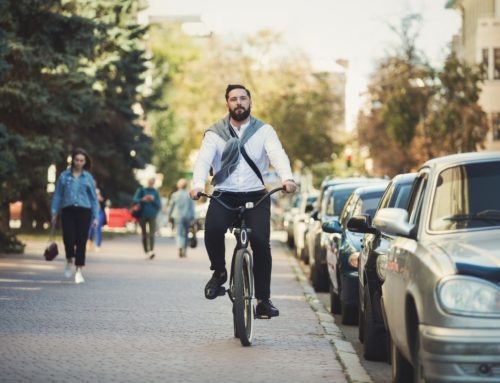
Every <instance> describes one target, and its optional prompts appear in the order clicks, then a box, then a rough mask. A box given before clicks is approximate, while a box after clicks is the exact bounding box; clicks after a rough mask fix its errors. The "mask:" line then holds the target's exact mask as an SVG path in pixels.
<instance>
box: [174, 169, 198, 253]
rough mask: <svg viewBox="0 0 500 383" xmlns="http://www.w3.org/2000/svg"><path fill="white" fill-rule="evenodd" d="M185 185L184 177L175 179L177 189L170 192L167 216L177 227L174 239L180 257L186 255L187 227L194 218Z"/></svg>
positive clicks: (192, 207)
mask: <svg viewBox="0 0 500 383" xmlns="http://www.w3.org/2000/svg"><path fill="white" fill-rule="evenodd" d="M187 186H188V183H187V181H186V180H185V179H184V178H181V179H180V180H179V181H177V191H176V192H174V193H173V194H172V196H171V198H170V203H169V208H168V216H169V217H171V218H172V219H173V221H174V224H175V227H176V229H177V230H176V237H175V240H176V244H177V248H178V249H179V257H181V258H183V257H185V256H186V248H187V241H188V232H189V227H190V226H191V224H192V223H193V220H194V202H193V201H192V200H191V198H190V196H189V193H188V191H187V190H186V189H187Z"/></svg>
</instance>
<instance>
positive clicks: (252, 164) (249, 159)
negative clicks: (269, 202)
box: [229, 125, 265, 185]
mask: <svg viewBox="0 0 500 383" xmlns="http://www.w3.org/2000/svg"><path fill="white" fill-rule="evenodd" d="M229 133H230V134H231V136H233V137H236V138H238V135H237V134H236V132H235V131H234V129H233V127H232V126H231V125H229ZM240 152H241V155H242V156H243V158H244V159H245V161H246V162H247V163H248V165H250V167H251V168H252V170H253V171H254V173H255V174H256V175H257V177H259V180H260V182H262V185H265V183H264V178H263V177H262V173H261V172H260V170H259V168H258V167H257V165H255V162H253V161H252V159H251V158H250V156H249V155H248V153H247V151H246V150H245V147H244V146H243V145H240Z"/></svg>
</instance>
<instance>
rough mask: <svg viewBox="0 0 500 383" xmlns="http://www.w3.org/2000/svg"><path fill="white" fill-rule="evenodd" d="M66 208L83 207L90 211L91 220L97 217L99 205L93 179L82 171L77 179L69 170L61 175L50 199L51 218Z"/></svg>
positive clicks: (86, 172)
mask: <svg viewBox="0 0 500 383" xmlns="http://www.w3.org/2000/svg"><path fill="white" fill-rule="evenodd" d="M68 206H76V207H84V208H88V209H91V210H92V219H95V218H97V217H98V212H99V204H98V202H97V194H96V190H95V182H94V177H92V175H91V174H90V173H89V172H88V171H86V170H84V171H83V172H82V174H81V175H80V176H79V177H73V174H72V173H71V168H68V169H66V170H65V171H63V172H62V173H61V175H60V176H59V179H58V180H57V184H56V191H55V192H54V196H53V197H52V208H51V213H52V216H54V215H56V214H58V213H59V212H60V211H61V209H63V208H65V207H68Z"/></svg>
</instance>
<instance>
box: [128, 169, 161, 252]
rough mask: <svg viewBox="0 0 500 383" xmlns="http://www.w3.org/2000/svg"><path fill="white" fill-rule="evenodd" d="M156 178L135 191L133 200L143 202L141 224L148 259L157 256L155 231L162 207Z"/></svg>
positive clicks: (143, 243)
mask: <svg viewBox="0 0 500 383" xmlns="http://www.w3.org/2000/svg"><path fill="white" fill-rule="evenodd" d="M155 182H156V179H155V178H154V177H153V178H151V179H149V181H148V186H147V187H140V188H138V189H137V191H136V192H135V195H134V198H133V202H134V203H140V204H141V213H140V217H139V225H140V227H141V233H142V246H143V248H144V253H145V254H146V259H153V258H154V257H155V253H154V246H155V232H156V216H157V215H158V212H159V211H160V208H161V201H160V194H159V193H158V190H156V189H155V187H154V185H155Z"/></svg>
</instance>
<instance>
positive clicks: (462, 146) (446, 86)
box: [358, 16, 487, 176]
mask: <svg viewBox="0 0 500 383" xmlns="http://www.w3.org/2000/svg"><path fill="white" fill-rule="evenodd" d="M415 21H418V18H415V17H414V16H410V17H409V18H405V19H404V20H403V23H402V27H401V30H400V31H399V32H398V34H399V36H400V38H401V39H400V46H399V47H398V49H397V51H396V53H394V54H392V55H389V56H388V57H386V58H384V59H383V60H382V61H381V62H380V64H379V66H378V67H377V70H376V71H375V73H374V75H373V77H372V80H371V83H370V85H369V90H368V94H369V97H370V104H369V106H370V110H369V112H368V113H362V114H360V116H359V119H358V131H359V137H360V143H361V144H362V145H366V146H368V147H369V149H370V155H371V157H372V159H373V161H374V166H375V168H376V172H377V173H378V175H390V176H393V175H396V174H398V173H403V172H407V171H411V170H412V169H415V168H416V167H418V165H419V164H421V163H422V162H424V161H426V160H427V159H429V158H432V157H434V156H439V155H443V154H450V153H456V152H465V151H473V150H477V149H478V148H480V147H481V146H482V144H483V142H484V139H485V136H486V131H487V121H486V116H485V114H484V112H483V111H482V110H481V108H480V106H479V105H478V104H477V101H478V99H479V92H480V83H481V82H482V80H483V77H482V73H481V71H480V69H479V68H477V67H471V66H468V65H466V64H465V63H464V62H461V61H459V60H458V59H457V58H456V56H455V54H454V52H452V53H451V54H450V56H449V57H448V58H447V60H446V62H445V65H444V68H443V69H442V70H435V69H433V68H431V67H430V66H429V65H428V64H426V63H425V62H424V60H422V59H421V57H420V55H419V54H418V52H417V49H416V48H415V41H416V37H417V35H418V33H417V32H415V30H414V27H413V25H414V22H415Z"/></svg>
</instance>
